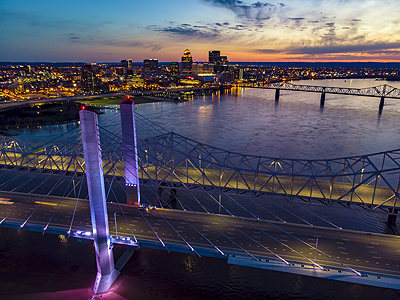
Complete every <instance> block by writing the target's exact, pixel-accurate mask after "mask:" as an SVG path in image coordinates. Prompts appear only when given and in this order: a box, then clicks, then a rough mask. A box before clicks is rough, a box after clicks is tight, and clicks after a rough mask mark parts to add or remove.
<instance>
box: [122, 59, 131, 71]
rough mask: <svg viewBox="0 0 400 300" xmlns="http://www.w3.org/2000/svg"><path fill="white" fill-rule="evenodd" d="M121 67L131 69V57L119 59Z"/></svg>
mask: <svg viewBox="0 0 400 300" xmlns="http://www.w3.org/2000/svg"><path fill="white" fill-rule="evenodd" d="M121 67H123V68H124V69H125V70H126V69H132V59H123V60H121Z"/></svg>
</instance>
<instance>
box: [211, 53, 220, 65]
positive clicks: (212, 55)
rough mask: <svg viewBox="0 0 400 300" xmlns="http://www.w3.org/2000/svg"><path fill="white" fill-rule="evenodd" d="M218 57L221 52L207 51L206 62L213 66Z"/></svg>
mask: <svg viewBox="0 0 400 300" xmlns="http://www.w3.org/2000/svg"><path fill="white" fill-rule="evenodd" d="M220 56H221V51H219V50H212V51H208V62H210V63H214V64H215V63H216V62H217V61H218V60H219V57H220Z"/></svg>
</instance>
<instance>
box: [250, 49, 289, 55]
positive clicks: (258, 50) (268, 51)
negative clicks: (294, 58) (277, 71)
mask: <svg viewBox="0 0 400 300" xmlns="http://www.w3.org/2000/svg"><path fill="white" fill-rule="evenodd" d="M251 52H255V53H260V54H274V53H281V52H282V51H281V50H276V49H254V50H252V51H251Z"/></svg>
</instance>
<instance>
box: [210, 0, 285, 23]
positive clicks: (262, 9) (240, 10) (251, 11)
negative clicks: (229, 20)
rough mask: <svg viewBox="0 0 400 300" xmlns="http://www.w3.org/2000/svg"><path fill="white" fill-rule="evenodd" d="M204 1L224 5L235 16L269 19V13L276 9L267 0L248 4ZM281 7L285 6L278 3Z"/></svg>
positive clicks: (215, 0)
mask: <svg viewBox="0 0 400 300" xmlns="http://www.w3.org/2000/svg"><path fill="white" fill-rule="evenodd" d="M203 1H204V2H208V3H211V4H213V5H217V6H220V7H225V8H227V9H230V10H232V11H233V12H234V13H235V14H236V16H237V17H239V18H247V19H254V20H256V21H257V20H260V19H269V18H270V16H269V15H270V14H271V13H273V12H275V11H276V10H277V7H276V6H275V5H274V4H271V3H268V2H261V1H257V2H254V3H252V4H250V5H247V4H244V2H243V1H239V0H203ZM279 5H280V6H281V7H283V6H285V5H284V4H283V3H282V4H281V3H280V4H279Z"/></svg>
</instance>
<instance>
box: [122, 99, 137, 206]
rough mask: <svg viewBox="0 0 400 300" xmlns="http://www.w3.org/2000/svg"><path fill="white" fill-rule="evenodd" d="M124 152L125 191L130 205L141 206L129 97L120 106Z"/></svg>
mask: <svg viewBox="0 0 400 300" xmlns="http://www.w3.org/2000/svg"><path fill="white" fill-rule="evenodd" d="M120 113H121V129H122V147H123V149H122V151H123V155H124V168H125V190H126V193H127V200H126V202H127V203H128V204H137V205H140V189H139V171H138V170H139V167H138V155H137V141H136V127H135V112H134V103H133V101H132V99H131V98H130V97H129V96H128V97H127V98H126V99H125V100H122V102H121V104H120Z"/></svg>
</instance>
